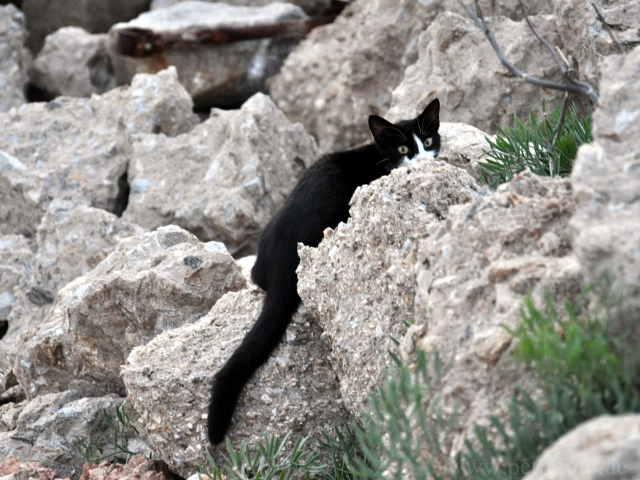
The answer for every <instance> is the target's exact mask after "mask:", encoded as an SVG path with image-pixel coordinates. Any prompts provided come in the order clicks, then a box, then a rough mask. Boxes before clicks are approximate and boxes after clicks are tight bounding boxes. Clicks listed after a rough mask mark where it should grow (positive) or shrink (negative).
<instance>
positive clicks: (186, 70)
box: [111, 1, 307, 108]
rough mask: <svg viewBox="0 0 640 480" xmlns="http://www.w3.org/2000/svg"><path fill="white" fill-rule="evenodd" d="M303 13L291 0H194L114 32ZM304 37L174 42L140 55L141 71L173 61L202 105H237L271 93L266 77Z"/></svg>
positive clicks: (246, 22)
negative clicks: (242, 0) (241, 1)
mask: <svg viewBox="0 0 640 480" xmlns="http://www.w3.org/2000/svg"><path fill="white" fill-rule="evenodd" d="M303 18H307V15H306V14H305V13H304V11H303V10H302V9H301V8H300V7H298V6H296V5H292V4H290V3H279V2H278V3H270V4H268V5H265V6H263V7H248V6H233V5H227V4H225V3H217V2H216V3H208V2H200V1H188V2H179V3H177V4H176V5H174V6H173V7H170V8H162V9H158V10H153V11H151V12H148V13H144V14H142V15H140V16H139V17H138V18H136V19H134V20H132V21H130V22H128V23H121V24H118V25H115V26H114V27H113V29H112V30H111V36H112V38H114V39H115V38H117V37H118V36H119V34H118V32H119V31H122V30H131V29H136V28H143V29H146V30H150V31H152V32H153V33H154V34H155V35H168V34H174V35H175V34H182V35H184V36H187V35H197V32H198V31H199V30H215V29H217V28H221V27H226V26H234V27H250V26H251V27H254V26H255V27H257V26H261V25H270V24H274V23H278V22H285V21H292V20H300V19H303ZM194 32H195V33H194ZM300 38H301V35H297V36H287V37H280V38H276V37H274V38H264V39H258V40H245V41H241V42H230V43H223V44H219V45H203V46H193V47H187V48H170V47H169V48H166V49H164V51H163V52H162V53H160V54H158V55H154V56H151V57H147V58H142V59H140V60H138V62H137V66H136V68H137V70H136V71H137V72H147V73H155V72H157V71H158V70H160V69H162V68H166V66H167V65H173V66H175V67H176V69H177V70H178V77H179V78H180V82H181V83H182V84H183V85H184V86H185V88H186V89H187V91H188V92H189V94H190V95H191V97H192V98H193V101H194V104H195V106H196V107H197V108H202V107H211V106H215V107H223V108H237V107H238V106H239V105H241V104H242V102H244V101H245V100H247V99H248V98H249V97H251V95H253V94H255V93H257V92H266V90H267V87H266V85H265V80H266V79H267V78H269V77H271V76H273V75H275V74H276V73H278V71H279V70H280V67H281V65H282V62H283V61H284V59H285V58H286V57H287V56H288V55H289V53H291V51H292V50H293V48H294V47H295V46H296V45H297V43H298V42H299V41H300Z"/></svg>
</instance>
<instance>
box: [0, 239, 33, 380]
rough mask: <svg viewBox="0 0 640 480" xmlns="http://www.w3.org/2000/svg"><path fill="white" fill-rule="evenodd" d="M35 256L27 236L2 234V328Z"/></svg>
mask: <svg viewBox="0 0 640 480" xmlns="http://www.w3.org/2000/svg"><path fill="white" fill-rule="evenodd" d="M33 256H34V253H33V247H32V244H31V242H29V240H27V239H26V238H25V237H23V236H21V235H4V236H0V329H2V328H6V326H7V323H6V322H7V321H8V320H9V315H10V314H11V311H12V309H13V305H14V301H15V297H14V294H13V289H14V287H15V286H16V285H18V283H19V282H20V277H21V276H22V275H23V271H24V268H25V264H28V263H29V262H30V261H31V260H32V259H33ZM3 325H4V327H3ZM0 338H2V337H0ZM0 373H2V372H0Z"/></svg>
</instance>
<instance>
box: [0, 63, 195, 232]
mask: <svg viewBox="0 0 640 480" xmlns="http://www.w3.org/2000/svg"><path fill="white" fill-rule="evenodd" d="M192 108H193V104H192V102H191V99H190V98H189V95H188V94H187V92H186V91H185V90H184V88H183V87H182V86H181V85H180V83H179V82H178V79H177V75H176V72H175V70H174V69H168V70H165V71H163V72H160V73H159V74H157V75H137V76H136V77H135V78H134V80H133V83H132V85H131V87H128V88H125V87H123V88H120V89H116V90H112V91H111V92H108V93H106V94H104V95H101V96H97V95H96V96H93V97H92V98H90V99H77V98H69V97H61V98H58V99H56V100H55V101H53V102H49V103H31V104H28V105H26V106H24V107H22V108H21V109H19V110H15V109H12V110H11V111H9V112H8V113H4V114H0V234H8V233H16V234H24V235H26V236H33V235H34V234H35V231H36V228H37V226H38V224H39V223H40V219H41V217H42V216H43V214H44V212H45V211H46V209H47V206H48V205H49V203H50V202H51V200H52V199H54V198H62V199H66V200H75V201H81V202H83V203H86V204H87V205H91V206H93V207H96V208H102V209H104V210H107V211H110V212H116V213H121V210H122V208H123V206H122V200H123V199H122V193H121V190H122V183H123V182H122V180H123V177H122V176H123V175H124V174H125V173H126V170H127V163H128V162H129V155H130V150H131V145H130V135H131V133H132V132H147V133H164V134H165V135H169V136H174V135H177V134H179V133H183V132H186V131H189V130H191V128H193V126H194V125H195V123H196V119H195V118H194V115H193V113H192ZM89 126H90V127H91V128H88V127H89ZM119 182H120V184H119ZM119 195H120V197H119ZM119 210H120V211H119Z"/></svg>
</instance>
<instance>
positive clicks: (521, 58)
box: [387, 2, 562, 132]
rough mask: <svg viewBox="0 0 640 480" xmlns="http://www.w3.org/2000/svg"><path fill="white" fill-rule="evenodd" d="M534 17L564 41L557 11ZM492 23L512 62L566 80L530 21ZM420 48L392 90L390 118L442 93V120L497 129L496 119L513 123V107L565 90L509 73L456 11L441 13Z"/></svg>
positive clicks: (524, 109) (555, 41) (522, 112)
mask: <svg viewBox="0 0 640 480" xmlns="http://www.w3.org/2000/svg"><path fill="white" fill-rule="evenodd" d="M516 4H517V2H516ZM531 20H532V23H533V24H534V25H535V27H536V30H537V31H538V33H540V34H541V35H542V36H543V37H544V38H546V39H547V40H548V41H549V42H550V43H551V45H560V43H559V37H558V34H557V33H556V31H555V28H556V27H555V21H556V19H555V17H553V16H549V15H540V16H537V17H534V18H532V19H531ZM489 23H490V25H491V28H492V29H493V31H494V33H495V36H496V39H497V41H498V44H499V45H500V46H501V47H502V49H503V50H504V52H505V54H506V56H507V58H508V59H509V61H510V62H512V63H513V64H514V65H515V66H517V67H518V68H520V69H521V70H523V71H525V72H527V73H529V74H530V75H533V76H536V77H538V78H542V79H545V80H549V81H556V82H559V83H562V78H561V77H562V76H561V74H560V73H559V72H558V71H557V68H556V67H555V64H554V63H553V60H552V59H551V57H550V56H549V54H548V52H547V51H546V49H545V47H544V46H542V45H541V44H540V42H539V41H538V39H536V38H535V36H534V35H533V34H532V33H531V31H530V30H529V27H528V26H527V24H526V22H525V21H520V22H514V21H512V20H509V19H508V18H504V17H497V18H492V19H491V20H490V22H489ZM418 50H419V52H420V56H419V59H418V61H417V62H416V63H415V64H414V65H412V66H410V67H409V68H407V69H406V71H405V75H404V78H403V79H402V82H401V83H400V85H398V87H397V88H396V89H395V90H394V91H393V99H392V101H391V103H392V106H391V109H390V110H389V112H388V114H387V115H388V117H389V118H390V119H394V120H398V119H400V118H411V117H413V116H416V115H417V114H418V113H420V112H421V111H422V109H424V107H425V106H426V105H427V103H428V102H429V101H430V100H431V99H432V98H433V97H434V96H437V97H438V98H439V99H440V103H441V105H442V107H441V110H440V120H441V121H450V122H461V123H465V124H469V125H473V126H475V127H477V128H479V129H480V130H483V131H485V132H495V130H496V128H495V126H496V124H500V125H510V124H511V123H512V122H513V114H514V113H517V114H518V116H519V117H521V118H523V117H527V116H528V115H529V111H530V110H531V109H532V108H533V109H535V110H540V105H541V102H540V99H541V98H545V99H546V100H551V99H555V98H561V95H562V93H561V92H558V91H553V90H548V91H547V90H543V89H541V88H540V87H537V86H535V85H531V84H528V83H525V82H523V81H522V80H521V79H520V78H518V77H515V76H513V75H512V74H510V73H509V71H508V70H507V69H506V68H505V67H504V66H503V65H502V64H501V63H500V60H499V59H498V57H497V56H496V54H495V52H494V51H493V49H492V48H491V46H490V44H489V42H488V40H487V39H486V38H485V36H484V33H482V31H481V30H480V29H479V28H478V27H477V26H476V25H475V24H474V23H473V21H471V20H470V19H468V18H466V17H462V16H460V15H458V14H455V13H451V12H444V13H441V14H440V15H438V17H437V18H436V19H435V20H434V22H433V23H432V24H431V25H430V26H429V28H428V29H427V30H426V31H425V32H424V33H422V35H420V40H419V45H418Z"/></svg>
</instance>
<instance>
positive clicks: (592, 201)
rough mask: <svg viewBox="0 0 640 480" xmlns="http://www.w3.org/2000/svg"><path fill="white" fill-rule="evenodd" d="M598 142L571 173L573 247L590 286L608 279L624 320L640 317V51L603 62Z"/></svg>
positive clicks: (585, 149)
mask: <svg viewBox="0 0 640 480" xmlns="http://www.w3.org/2000/svg"><path fill="white" fill-rule="evenodd" d="M601 71H602V81H601V92H600V93H601V97H600V103H599V105H598V108H597V109H596V111H595V113H594V115H593V135H594V142H593V143H592V144H589V145H584V146H582V147H581V148H580V150H579V152H578V158H577V159H576V162H575V165H574V167H573V173H572V175H571V184H572V186H573V189H574V195H575V198H576V201H577V211H576V214H575V216H574V218H573V220H572V222H571V226H572V228H573V231H574V235H573V245H574V249H575V252H576V255H577V257H578V259H579V260H580V264H581V265H582V267H583V268H584V272H585V275H586V277H587V279H588V280H589V281H590V282H595V281H597V280H599V279H600V278H602V277H603V276H608V277H609V280H611V281H612V283H613V288H614V290H615V291H617V293H622V295H623V297H622V300H623V305H624V306H625V309H624V314H623V317H624V316H625V315H626V317H627V320H626V321H625V323H626V327H627V328H632V329H633V330H634V337H635V338H638V336H637V335H639V334H640V330H639V328H638V326H637V325H634V324H632V322H630V321H629V319H632V318H638V316H639V315H640V250H639V249H638V245H640V197H639V196H638V192H639V191H640V86H639V84H638V81H637V79H638V75H639V74H640V47H636V48H635V49H634V50H633V51H632V52H631V53H629V54H628V55H626V56H619V55H614V56H610V57H608V58H606V59H604V60H603V61H602V64H601Z"/></svg>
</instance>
